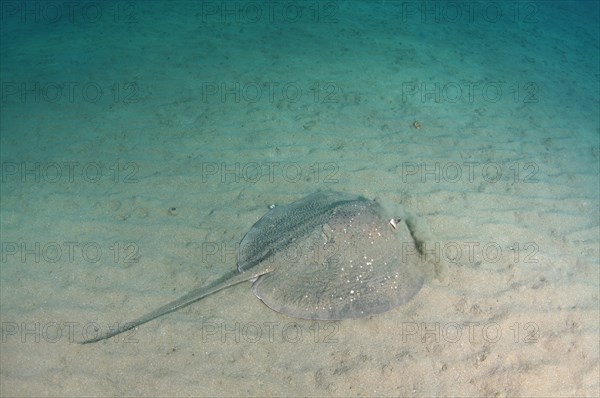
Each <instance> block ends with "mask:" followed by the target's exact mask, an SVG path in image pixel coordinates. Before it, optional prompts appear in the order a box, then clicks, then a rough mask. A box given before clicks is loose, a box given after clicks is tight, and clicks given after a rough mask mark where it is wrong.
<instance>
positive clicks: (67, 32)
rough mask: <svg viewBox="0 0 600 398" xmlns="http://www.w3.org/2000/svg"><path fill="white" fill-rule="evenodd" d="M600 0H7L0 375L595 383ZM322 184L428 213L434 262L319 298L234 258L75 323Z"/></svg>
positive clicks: (340, 384)
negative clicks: (336, 298) (351, 297)
mask: <svg viewBox="0 0 600 398" xmlns="http://www.w3.org/2000/svg"><path fill="white" fill-rule="evenodd" d="M598 4H599V3H598V2H593V1H582V2H572V1H563V2H560V1H557V2H550V1H539V2H538V1H532V2H528V1H519V2H510V1H508V2H485V1H482V2H445V1H444V2H441V1H440V2H434V1H427V2H411V1H354V0H353V1H340V2H336V1H333V2H326V1H285V2H272V3H270V2H253V1H247V2H244V1H239V2H237V1H233V2H229V1H226V2H220V1H168V2H161V1H133V2H126V1H123V2H113V1H106V2H94V1H85V2H58V1H27V2H17V1H3V2H2V3H1V4H0V5H1V15H0V17H1V22H2V24H1V27H0V29H1V32H0V33H1V36H0V38H1V43H0V61H1V66H0V72H1V76H0V81H1V87H0V88H1V93H0V94H1V98H0V105H1V107H2V109H1V117H0V144H1V145H0V156H1V162H2V170H1V171H2V174H1V183H2V185H1V198H0V200H1V202H0V203H1V226H2V238H1V240H2V253H1V254H2V262H1V268H0V270H1V275H0V287H1V288H2V289H1V299H2V309H1V313H2V334H3V336H2V346H1V348H2V356H1V359H0V361H1V362H0V363H1V370H0V375H1V377H2V383H1V384H2V394H3V395H5V396H15V395H52V396H65V395H66V396H79V395H81V393H82V392H83V393H86V394H89V395H123V394H128V395H146V396H148V395H162V396H164V395H177V396H183V395H195V396H215V395H225V396H231V395H260V396H265V395H279V396H281V395H301V396H307V395H311V396H314V395H318V396H323V395H337V396H349V395H351V396H354V395H395V396H397V395H402V396H408V395H416V396H424V395H428V396H429V395H444V396H445V395H483V394H485V395H495V394H498V395H522V396H526V395H527V396H528V395H546V396H547V395H560V396H584V395H585V396H588V395H589V396H594V395H598V389H599V387H598V382H597V380H596V376H597V373H598V358H599V348H598V342H597V341H598V339H597V337H598V333H599V331H598V313H597V308H598V294H597V289H598V285H599V282H598V266H599V264H598V263H599V261H598V256H599V253H598V243H599V242H600V238H599V231H598V218H599V211H598V196H599V193H598V189H599V186H598V180H599V179H598V174H599V168H600V165H599V158H600V151H599V136H600V127H599V120H600V117H599V110H598V109H599V99H598V93H599V92H600V90H599V88H600V87H599V74H598V71H599V69H600V68H599V51H598V48H599V34H600V33H599V17H598V15H599V12H600V11H599V6H598ZM322 189H335V190H339V191H345V192H353V193H356V194H361V195H365V196H367V197H369V198H375V197H381V198H383V199H385V200H388V201H391V202H394V203H398V204H402V205H403V206H406V207H407V208H410V209H411V210H412V211H414V212H415V213H417V214H419V215H420V216H421V217H422V218H423V219H425V220H426V221H427V224H428V225H429V226H430V228H431V229H432V232H433V233H434V234H435V235H436V236H437V238H438V239H439V242H440V247H442V248H445V249H444V250H443V251H442V253H441V255H443V256H446V257H448V260H449V261H450V262H451V267H450V270H451V271H450V280H449V282H448V284H447V285H431V286H426V287H425V288H424V289H423V290H422V291H421V292H420V293H419V294H418V295H417V296H416V297H415V299H414V300H413V301H412V302H411V303H409V304H408V305H407V306H405V307H403V308H400V309H397V310H393V311H390V312H388V313H386V314H383V315H381V316H377V317H373V318H371V319H366V320H360V321H342V322H336V323H332V324H330V323H314V322H312V323H311V322H309V321H299V320H294V319H292V318H288V317H285V316H282V315H280V314H277V313H275V312H272V311H271V310H269V309H268V308H266V307H265V306H264V305H263V304H262V303H261V302H260V301H259V300H256V299H255V297H254V295H253V294H252V293H251V292H250V291H249V287H250V286H249V285H239V286H238V287H236V288H232V289H230V290H228V291H226V292H222V293H220V294H218V295H215V296H214V297H212V298H208V299H206V300H205V301H203V302H202V303H198V304H197V305H193V306H190V307H188V308H186V309H185V310H183V311H181V312H179V313H175V314H172V315H170V316H169V317H166V318H164V319H161V320H159V321H155V322H154V323H149V324H148V325H147V326H144V327H143V328H140V330H139V331H138V332H137V334H136V335H135V338H136V339H137V340H138V343H136V344H124V343H123V342H111V343H108V344H98V345H94V346H79V345H77V344H74V343H73V342H74V341H79V340H80V337H81V336H82V333H83V328H84V327H85V326H88V325H91V324H92V323H93V324H96V325H100V327H103V328H105V327H108V326H109V325H110V324H114V322H116V321H119V320H124V319H130V318H131V316H132V315H134V316H135V315H140V314H142V313H144V312H146V311H147V310H150V309H153V308H154V307H156V306H158V305H161V304H163V303H165V302H167V301H169V300H171V299H173V298H176V297H177V296H180V295H181V294H183V293H185V292H186V291H188V290H190V289H191V288H193V287H195V286H196V285H198V284H202V283H205V282H207V281H210V280H213V279H216V278H217V277H218V276H220V275H223V274H225V273H226V272H228V271H230V270H232V269H234V267H235V248H236V245H237V244H238V243H239V241H240V240H241V238H242V237H243V235H244V233H245V232H246V231H247V230H248V229H249V228H250V227H251V226H252V224H253V223H254V222H255V221H256V220H258V219H259V218H260V217H261V216H262V215H263V214H264V213H265V212H266V211H267V209H268V206H269V205H272V204H279V203H288V202H292V201H293V200H296V199H298V198H300V197H303V196H305V195H306V194H309V193H311V192H314V191H317V190H322ZM457 248H459V249H460V251H457ZM469 250H470V251H469ZM498 250H499V251H498ZM232 253H233V254H232ZM494 253H496V254H497V255H496V254H494ZM265 322H267V323H268V322H273V323H274V324H276V325H275V326H276V327H274V328H273V329H270V328H268V327H267V326H265ZM475 323H477V324H478V326H477V327H476V326H473V325H474V324H475ZM36 325H37V326H36ZM56 325H59V326H60V327H55V326H56ZM65 325H73V335H72V336H71V335H69V334H68V333H67V332H68V331H69V329H68V328H67V327H66V326H65ZM256 325H258V329H257V328H256ZM269 325H270V324H269ZM289 325H293V328H294V330H301V331H304V333H303V334H302V336H304V338H301V339H296V340H294V339H290V338H289V336H288V335H287V334H285V335H284V334H282V332H281V331H282V330H287V329H286V327H287V326H289ZM436 325H439V326H436ZM455 325H459V326H460V330H461V331H462V332H463V333H462V334H461V335H460V338H457V336H456V334H455V335H451V333H452V332H455V331H456V330H457V329H456V327H455ZM466 325H467V326H466ZM468 325H472V329H470V328H469V326H468ZM490 325H493V326H490ZM480 327H481V328H480ZM485 327H492V328H494V329H493V330H497V329H498V328H499V330H500V331H501V337H499V338H498V339H496V338H493V337H490V336H489V335H486V334H483V335H482V333H484V332H483V331H484V330H485V331H486V332H485V333H487V331H488V330H491V329H489V328H485ZM55 330H60V331H61V332H56V333H55V332H54V331H55ZM227 330H229V331H230V333H227ZM244 330H246V332H247V333H250V334H251V335H252V336H254V337H256V336H257V333H259V332H260V333H259V334H260V335H261V336H262V338H259V339H255V338H250V337H249V335H248V334H244V333H245V332H244ZM257 330H258V332H257ZM27 331H29V332H27ZM224 331H225V332H224ZM271 331H273V333H274V334H273V335H272V336H271V334H270V333H271ZM329 332H331V333H329ZM468 332H473V333H474V334H473V335H468ZM52 333H54V334H52ZM490 333H491V332H490ZM423 334H424V335H425V337H427V336H429V337H428V339H427V338H426V339H425V340H424V341H423V340H421V337H422V336H423ZM53 336H54V337H53ZM267 337H269V338H267ZM270 337H273V338H272V339H271V338H270ZM563 381H568V383H567V382H563Z"/></svg>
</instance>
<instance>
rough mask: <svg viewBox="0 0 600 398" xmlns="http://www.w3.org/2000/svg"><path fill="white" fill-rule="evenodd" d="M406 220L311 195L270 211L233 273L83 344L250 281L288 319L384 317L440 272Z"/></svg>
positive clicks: (421, 233) (373, 206) (372, 204)
mask: <svg viewBox="0 0 600 398" xmlns="http://www.w3.org/2000/svg"><path fill="white" fill-rule="evenodd" d="M402 213H403V212H402ZM411 219H412V216H410V215H409V214H408V213H406V214H389V213H386V211H385V210H384V207H383V206H382V205H381V204H380V203H379V202H378V201H376V200H369V199H367V198H364V197H362V196H358V195H351V194H347V193H341V192H316V193H314V194H311V195H308V196H306V197H304V198H302V199H299V200H297V201H296V202H293V203H291V204H288V205H282V206H275V207H273V208H271V209H270V210H269V211H268V212H267V213H266V214H265V215H264V216H263V217H262V218H260V219H259V220H258V221H257V222H256V223H255V224H254V225H253V226H252V228H250V230H249V231H248V232H247V233H246V235H245V236H244V238H243V239H242V241H241V242H240V247H239V252H238V269H237V270H232V271H231V272H229V273H228V274H226V275H223V276H222V277H221V278H219V279H218V280H216V281H214V282H213V283H211V284H208V285H203V286H199V287H197V288H196V289H194V290H192V291H190V292H189V293H187V294H185V295H183V296H182V297H180V298H178V299H176V300H173V301H171V302H170V303H167V304H165V305H163V306H162V307H159V308H156V309H155V310H154V311H150V312H148V313H146V314H145V315H143V316H141V317H138V318H136V319H134V320H133V321H131V322H127V323H121V325H123V327H121V328H119V329H117V330H115V329H110V330H108V331H104V332H102V331H100V330H98V331H97V333H96V336H93V337H88V338H87V339H86V340H84V341H82V343H84V344H86V343H94V342H97V341H101V340H105V339H108V338H110V337H112V336H116V335H118V334H120V333H123V332H124V331H127V330H131V329H133V328H136V327H137V326H139V325H142V324H144V323H146V322H149V321H151V320H153V319H156V318H158V317H160V316H163V315H165V314H168V313H170V312H173V311H176V310H178V309H180V308H183V307H185V306H187V305H190V304H192V303H194V302H196V301H198V300H201V299H203V298H204V297H206V296H209V295H211V294H213V293H216V292H218V291H220V290H223V289H225V288H228V287H230V286H234V285H237V284H239V283H242V282H245V281H254V284H253V285H252V290H253V292H254V293H255V294H256V296H257V297H258V298H259V299H261V300H262V301H263V302H264V303H265V304H266V305H267V306H269V307H270V308H272V309H273V310H275V311H278V312H281V313H284V314H287V315H290V316H292V317H297V318H306V319H323V320H334V319H348V318H360V317H364V316H368V315H373V314H379V313H382V312H385V311H387V310H389V309H391V308H394V307H397V306H399V305H401V304H403V303H406V302H407V301H409V300H410V299H411V298H412V297H413V296H414V295H415V294H417V292H418V291H419V290H420V289H421V287H422V285H423V280H424V279H429V278H426V277H430V276H431V275H432V274H436V276H444V274H445V273H446V267H445V266H444V265H443V264H442V263H441V262H439V261H437V262H428V261H425V256H423V255H422V254H421V249H422V246H423V245H424V244H425V240H426V239H427V233H426V228H423V227H421V228H419V223H418V222H416V220H415V219H412V220H411ZM415 232H416V233H415ZM415 236H418V238H417V239H415ZM432 269H433V270H434V271H435V272H431V270H432Z"/></svg>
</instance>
